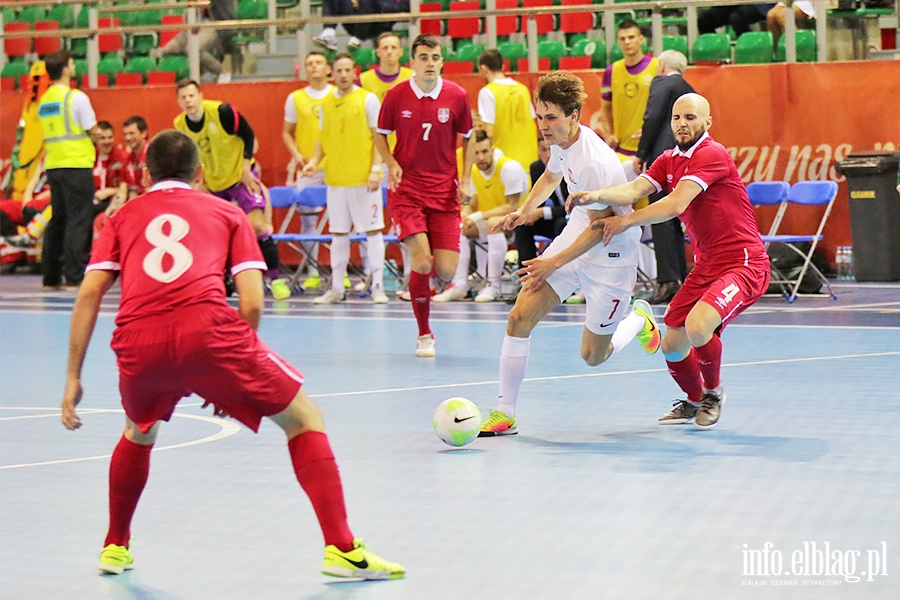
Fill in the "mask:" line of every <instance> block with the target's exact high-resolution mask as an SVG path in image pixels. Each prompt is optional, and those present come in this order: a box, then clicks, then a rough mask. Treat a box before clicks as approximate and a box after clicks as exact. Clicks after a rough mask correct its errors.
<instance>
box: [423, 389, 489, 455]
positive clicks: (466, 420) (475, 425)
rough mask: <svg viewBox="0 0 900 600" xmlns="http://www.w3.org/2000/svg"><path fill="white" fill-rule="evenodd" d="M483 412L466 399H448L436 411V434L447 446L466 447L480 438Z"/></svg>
mask: <svg viewBox="0 0 900 600" xmlns="http://www.w3.org/2000/svg"><path fill="white" fill-rule="evenodd" d="M480 430H481V411H480V410H478V407H477V406H475V404H474V403H473V402H472V401H471V400H468V399H466V398H448V399H446V400H444V401H443V402H441V405H440V406H438V407H437V410H436V411H434V432H435V433H436V434H437V436H438V437H439V438H441V440H443V441H444V443H445V444H448V445H450V446H456V447H460V446H465V445H466V444H468V443H470V442H472V441H473V440H474V439H475V438H477V437H478V432H479V431H480Z"/></svg>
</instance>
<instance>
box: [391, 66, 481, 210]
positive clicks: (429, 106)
mask: <svg viewBox="0 0 900 600" xmlns="http://www.w3.org/2000/svg"><path fill="white" fill-rule="evenodd" d="M394 131H396V132H397V145H396V146H395V147H394V153H393V154H394V158H395V159H396V160H397V162H398V163H399V164H400V167H401V168H402V169H403V178H402V180H401V182H400V187H399V188H398V191H399V192H401V193H407V194H410V195H413V196H417V197H422V196H423V195H426V194H427V196H432V197H433V196H439V197H446V198H450V197H452V198H453V199H454V201H455V198H456V190H457V187H458V185H459V180H458V176H457V173H458V170H457V167H456V136H457V134H461V135H463V136H468V135H469V134H470V133H471V131H472V113H471V110H470V109H469V97H468V95H467V94H466V91H465V90H464V89H463V88H461V87H460V86H458V85H457V84H455V83H453V82H451V81H447V80H446V79H438V82H437V85H436V86H435V88H434V89H433V90H432V91H431V92H429V93H428V94H425V93H424V92H423V91H422V90H421V89H420V88H419V87H418V86H417V85H416V83H415V79H410V80H409V81H404V82H403V83H400V84H398V85H396V86H395V87H393V88H391V89H390V90H389V91H388V93H387V95H386V96H385V97H384V103H383V104H382V105H381V112H380V113H379V115H378V132H379V133H383V134H385V135H387V134H388V133H391V132H394Z"/></svg>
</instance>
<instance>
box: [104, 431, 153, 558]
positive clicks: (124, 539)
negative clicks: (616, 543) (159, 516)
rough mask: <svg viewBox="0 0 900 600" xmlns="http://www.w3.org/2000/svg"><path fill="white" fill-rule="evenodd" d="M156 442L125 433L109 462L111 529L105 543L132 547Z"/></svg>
mask: <svg viewBox="0 0 900 600" xmlns="http://www.w3.org/2000/svg"><path fill="white" fill-rule="evenodd" d="M152 450H153V445H150V446H143V445H141V444H137V443H135V442H132V441H131V440H129V439H127V438H126V437H125V436H124V435H123V436H122V439H120V440H119V443H118V444H117V445H116V449H115V450H113V454H112V459H111V460H110V461H109V531H108V532H107V534H106V541H105V542H103V545H104V546H108V545H109V544H116V545H118V546H126V547H127V546H128V542H129V540H130V539H131V519H132V518H133V517H134V511H135V509H136V508H137V503H138V500H140V498H141V492H143V491H144V485H146V483H147V477H148V476H149V475H150V452H151V451H152Z"/></svg>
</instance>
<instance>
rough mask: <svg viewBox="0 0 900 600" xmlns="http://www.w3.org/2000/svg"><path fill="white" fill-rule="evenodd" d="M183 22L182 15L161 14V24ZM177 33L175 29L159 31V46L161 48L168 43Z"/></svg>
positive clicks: (179, 23)
mask: <svg viewBox="0 0 900 600" xmlns="http://www.w3.org/2000/svg"><path fill="white" fill-rule="evenodd" d="M183 23H185V20H184V15H163V18H162V24H163V25H174V24H178V25H181V24H183ZM177 35H178V32H177V31H160V32H159V47H160V48H162V47H164V46H165V45H166V44H168V43H169V42H170V41H171V40H172V38H174V37H176V36H177Z"/></svg>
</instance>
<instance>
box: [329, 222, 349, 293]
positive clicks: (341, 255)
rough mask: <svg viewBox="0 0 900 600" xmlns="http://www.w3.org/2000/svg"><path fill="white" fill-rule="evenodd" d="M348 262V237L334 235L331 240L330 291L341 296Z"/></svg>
mask: <svg viewBox="0 0 900 600" xmlns="http://www.w3.org/2000/svg"><path fill="white" fill-rule="evenodd" d="M348 262H350V236H348V235H335V236H334V237H333V239H332V240H331V289H333V290H337V291H339V292H340V293H342V294H343V293H344V277H345V276H346V275H347V263H348Z"/></svg>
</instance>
